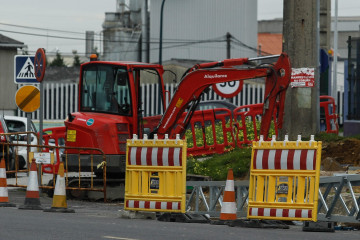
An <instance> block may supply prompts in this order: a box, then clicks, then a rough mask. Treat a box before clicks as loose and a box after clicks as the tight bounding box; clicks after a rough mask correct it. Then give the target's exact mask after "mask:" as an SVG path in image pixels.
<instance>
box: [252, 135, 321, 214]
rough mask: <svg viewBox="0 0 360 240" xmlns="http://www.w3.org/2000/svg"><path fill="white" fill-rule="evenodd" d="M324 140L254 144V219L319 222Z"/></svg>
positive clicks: (299, 138)
mask: <svg viewBox="0 0 360 240" xmlns="http://www.w3.org/2000/svg"><path fill="white" fill-rule="evenodd" d="M321 145H322V142H317V141H314V137H313V136H311V140H310V141H301V136H300V135H299V136H298V140H297V141H287V136H285V141H278V142H277V141H275V137H274V136H273V139H272V141H267V142H264V141H262V139H260V141H259V142H254V143H253V149H252V157H251V170H250V186H249V207H248V214H247V217H248V218H251V219H276V220H298V221H316V220H317V205H318V191H319V179H320V161H321Z"/></svg>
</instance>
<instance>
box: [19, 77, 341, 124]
mask: <svg viewBox="0 0 360 240" xmlns="http://www.w3.org/2000/svg"><path fill="white" fill-rule="evenodd" d="M22 86H23V85H21V84H19V85H18V88H20V87H22ZM165 90H166V91H169V94H170V97H169V96H168V95H167V96H166V105H168V104H169V99H170V98H171V96H173V94H174V92H175V90H176V84H175V83H171V84H165ZM141 91H142V95H143V99H144V103H145V104H146V105H147V106H144V109H145V112H144V115H145V116H150V115H160V114H163V111H162V107H161V103H160V102H159V100H158V97H157V96H158V95H159V93H160V91H159V87H158V85H157V84H142V87H141ZM264 91H265V85H264V84H246V83H245V84H244V87H243V90H242V91H241V92H240V93H239V94H238V95H237V96H235V97H233V98H230V99H228V101H230V102H231V103H233V104H234V105H236V106H243V105H249V104H255V103H262V101H263V99H264ZM201 100H202V101H207V100H225V98H223V97H221V96H219V95H217V94H216V93H215V92H214V91H213V90H210V91H209V92H208V93H207V94H204V95H203V96H202V99H201ZM337 102H338V108H337V113H338V115H339V121H338V122H339V124H340V125H341V124H342V123H343V117H344V110H343V109H344V107H343V103H344V92H338V101H337ZM76 111H78V84H76V83H44V120H64V119H65V118H66V116H67V114H68V113H71V112H76ZM17 115H18V116H21V117H25V116H26V113H25V112H23V111H21V110H19V109H18V110H17ZM31 118H32V119H33V120H39V119H40V117H39V110H37V111H35V112H33V113H32V114H31Z"/></svg>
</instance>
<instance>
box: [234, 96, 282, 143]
mask: <svg viewBox="0 0 360 240" xmlns="http://www.w3.org/2000/svg"><path fill="white" fill-rule="evenodd" d="M263 106H264V104H263V103H257V104H251V105H244V106H240V107H238V108H236V109H235V110H234V119H235V126H236V129H237V131H236V140H237V141H236V142H237V146H238V147H241V146H242V145H244V144H249V145H250V144H251V143H252V142H253V141H259V135H258V132H257V129H260V127H259V126H257V121H256V120H260V119H261V115H262V113H263ZM276 114H277V111H276V108H275V111H274V115H273V119H276ZM247 118H250V120H251V122H252V128H253V129H252V131H253V132H254V137H253V138H250V137H249V136H248V135H249V134H248V128H247V126H246V122H248V121H249V119H247ZM273 121H274V120H273ZM258 123H260V121H259V122H258ZM274 126H275V133H276V135H277V134H278V129H277V124H274ZM241 133H242V134H241Z"/></svg>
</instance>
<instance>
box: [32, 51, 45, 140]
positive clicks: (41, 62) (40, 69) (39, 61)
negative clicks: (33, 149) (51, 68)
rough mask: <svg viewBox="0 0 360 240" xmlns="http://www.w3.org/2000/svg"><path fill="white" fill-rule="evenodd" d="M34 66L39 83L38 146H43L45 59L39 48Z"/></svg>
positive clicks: (43, 52)
mask: <svg viewBox="0 0 360 240" xmlns="http://www.w3.org/2000/svg"><path fill="white" fill-rule="evenodd" d="M34 65H35V78H36V80H37V81H38V82H40V124H39V125H40V127H39V128H40V129H39V141H40V143H39V145H42V144H43V119H44V113H43V108H44V107H43V106H44V97H43V93H44V86H43V83H42V81H43V79H44V76H45V68H46V57H45V51H44V49H43V48H39V49H38V50H37V51H36V53H35V58H34Z"/></svg>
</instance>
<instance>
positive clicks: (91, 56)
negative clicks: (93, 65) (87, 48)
mask: <svg viewBox="0 0 360 240" xmlns="http://www.w3.org/2000/svg"><path fill="white" fill-rule="evenodd" d="M97 57H98V56H97V55H96V54H95V53H93V54H91V55H90V62H91V61H97V60H98V58H97Z"/></svg>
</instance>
